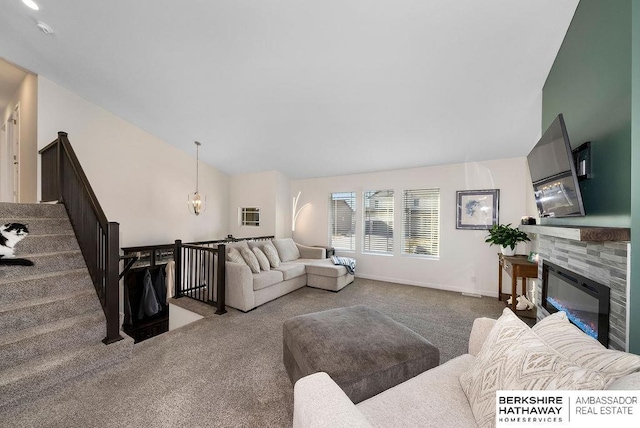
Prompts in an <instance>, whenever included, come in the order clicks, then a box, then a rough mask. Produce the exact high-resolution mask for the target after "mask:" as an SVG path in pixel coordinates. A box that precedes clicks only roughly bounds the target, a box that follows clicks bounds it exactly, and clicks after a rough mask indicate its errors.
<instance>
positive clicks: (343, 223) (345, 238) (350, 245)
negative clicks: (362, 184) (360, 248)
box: [329, 192, 356, 250]
mask: <svg viewBox="0 0 640 428" xmlns="http://www.w3.org/2000/svg"><path fill="white" fill-rule="evenodd" d="M355 231H356V194H355V192H340V193H332V194H331V195H330V196H329V245H330V246H332V247H334V248H336V249H339V250H355V249H356V245H355Z"/></svg>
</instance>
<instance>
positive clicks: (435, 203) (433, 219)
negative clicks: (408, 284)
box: [402, 189, 440, 257]
mask: <svg viewBox="0 0 640 428" xmlns="http://www.w3.org/2000/svg"><path fill="white" fill-rule="evenodd" d="M402 227H403V239H402V253H403V254H416V255H424V256H433V257H439V255H440V189H415V190H405V191H404V194H403V198H402Z"/></svg>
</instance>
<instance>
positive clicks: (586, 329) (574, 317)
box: [547, 296, 598, 339]
mask: <svg viewBox="0 0 640 428" xmlns="http://www.w3.org/2000/svg"><path fill="white" fill-rule="evenodd" d="M547 302H549V303H551V305H553V307H554V308H556V309H557V310H559V311H563V312H564V313H565V314H567V318H569V320H570V321H571V322H572V323H574V324H575V325H576V326H577V327H578V328H579V329H580V330H582V331H584V332H585V333H587V334H588V335H589V336H591V337H593V338H594V339H597V338H598V332H597V331H596V330H595V328H593V326H591V325H589V324H587V323H586V322H585V321H583V320H582V319H580V317H578V316H577V315H575V314H573V313H572V312H571V310H570V309H569V308H567V307H566V306H564V305H563V304H562V303H560V302H558V301H557V300H555V299H554V298H553V297H548V296H547Z"/></svg>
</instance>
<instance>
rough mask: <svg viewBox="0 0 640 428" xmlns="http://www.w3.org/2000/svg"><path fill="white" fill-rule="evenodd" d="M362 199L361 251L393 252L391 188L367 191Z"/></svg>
mask: <svg viewBox="0 0 640 428" xmlns="http://www.w3.org/2000/svg"><path fill="white" fill-rule="evenodd" d="M363 199H364V242H363V251H364V252H366V253H384V254H393V190H371V191H367V192H364V198H363Z"/></svg>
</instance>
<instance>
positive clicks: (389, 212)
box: [360, 189, 396, 256]
mask: <svg viewBox="0 0 640 428" xmlns="http://www.w3.org/2000/svg"><path fill="white" fill-rule="evenodd" d="M383 192H384V193H390V196H389V195H387V196H385V197H384V198H390V199H391V202H390V204H389V203H388V201H387V203H386V204H385V206H386V207H385V206H383V207H380V205H382V204H381V202H382V201H380V200H374V201H373V205H374V206H373V207H371V210H373V211H376V210H380V211H386V215H385V217H387V218H388V219H389V220H388V221H386V222H385V223H386V227H387V228H390V229H391V236H389V232H388V229H387V234H386V235H385V236H386V244H387V245H386V246H387V250H376V249H371V236H372V235H374V236H376V235H375V234H374V233H372V231H373V229H374V228H375V226H374V225H373V224H371V225H370V226H369V233H367V222H368V221H371V222H373V221H379V220H374V219H372V218H368V217H367V201H368V200H371V197H372V196H374V195H375V194H376V193H383ZM395 196H396V193H395V190H394V189H384V190H365V191H363V192H362V227H361V228H360V229H361V231H362V254H371V255H381V256H393V255H394V251H395V247H396V245H395V236H394V224H395ZM380 221H383V220H380ZM367 237H369V240H368V244H367ZM389 247H390V248H389Z"/></svg>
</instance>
